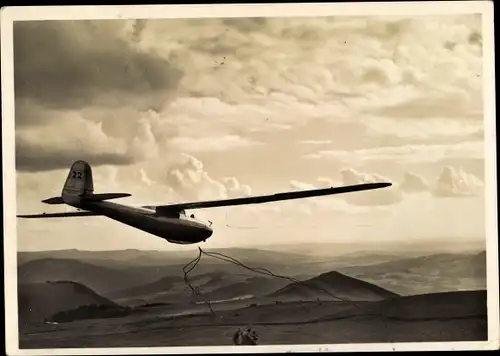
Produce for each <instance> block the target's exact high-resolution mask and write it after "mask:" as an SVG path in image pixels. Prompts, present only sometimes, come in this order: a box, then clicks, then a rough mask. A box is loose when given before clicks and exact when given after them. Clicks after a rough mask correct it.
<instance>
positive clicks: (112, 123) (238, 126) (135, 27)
mask: <svg viewBox="0 0 500 356" xmlns="http://www.w3.org/2000/svg"><path fill="white" fill-rule="evenodd" d="M96 39H97V40H96ZM40 43H42V44H43V45H40ZM14 55H15V56H14V62H15V66H14V70H15V85H16V91H15V96H16V97H15V100H16V118H15V119H16V164H17V173H16V175H17V212H18V213H32V212H44V211H45V212H50V211H60V210H61V209H62V210H65V208H64V207H61V206H55V207H51V206H48V205H45V204H42V203H41V202H40V201H41V200H42V199H45V198H48V197H52V196H58V195H59V194H60V191H61V189H62V185H63V183H64V180H65V178H66V175H67V170H68V169H69V167H70V165H71V163H72V162H73V161H76V160H79V159H83V160H87V161H88V162H89V163H90V164H91V165H92V168H93V174H94V188H95V191H96V192H128V193H131V194H132V197H130V198H127V199H122V200H118V201H117V202H122V203H124V204H133V205H135V204H155V203H159V204H168V203H170V202H182V201H194V200H206V199H220V198H228V197H236V196H245V195H250V194H251V195H259V194H269V193H274V192H281V191H289V190H296V189H308V188H313V187H326V186H332V185H346V184H356V183H362V182H371V181H390V182H392V183H393V186H392V187H390V188H387V189H382V190H379V191H373V192H362V193H351V194H346V195H343V196H336V197H323V198H314V199H308V200H302V201H298V202H292V203H290V202H282V203H275V204H264V205H262V206H248V207H230V208H217V209H206V210H199V211H193V212H194V213H195V214H196V215H197V216H198V217H200V218H201V219H203V220H211V221H213V223H214V224H213V227H214V234H213V236H212V237H211V238H210V239H209V240H207V242H206V243H204V244H201V245H200V246H201V247H202V248H207V249H209V248H220V247H242V248H246V247H257V248H258V247H259V246H265V245H266V244H270V243H272V244H283V243H289V244H292V243H305V242H309V241H310V242H311V243H358V244H359V245H360V246H363V245H364V244H366V245H371V244H380V245H384V246H391V244H395V243H396V242H397V241H404V242H415V243H418V242H421V243H424V242H428V243H429V244H430V243H432V240H436V241H438V242H441V241H443V240H448V241H449V242H450V244H460V243H461V242H462V243H466V242H468V241H477V242H478V243H484V244H485V243H486V242H485V241H486V238H485V235H486V231H485V230H486V229H485V221H484V217H485V206H484V205H485V200H484V183H483V181H484V179H485V177H484V123H483V93H482V85H483V79H482V35H481V16H480V15H443V16H418V17H380V16H365V17H347V16H346V17H342V16H338V17H322V18H234V19H228V18H226V19H224V18H222V19H189V20H182V19H166V20H137V21H133V20H107V21H98V20H92V21H43V22H42V21H39V22H36V21H25V22H18V23H15V25H14ZM17 227H18V250H26V249H29V250H54V249H81V250H93V249H98V250H117V249H138V250H191V249H196V248H197V247H196V246H179V245H173V244H170V243H167V242H166V241H163V240H161V239H160V238H157V237H154V236H152V235H149V234H147V233H144V232H141V231H139V230H136V229H134V228H131V227H128V226H125V225H122V224H120V223H117V222H114V221H111V220H108V219H105V218H78V219H58V220H55V219H54V220H53V219H47V220H17Z"/></svg>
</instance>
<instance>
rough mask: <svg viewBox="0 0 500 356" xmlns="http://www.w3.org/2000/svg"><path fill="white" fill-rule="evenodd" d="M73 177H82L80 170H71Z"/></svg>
mask: <svg viewBox="0 0 500 356" xmlns="http://www.w3.org/2000/svg"><path fill="white" fill-rule="evenodd" d="M73 178H76V179H82V172H78V171H73Z"/></svg>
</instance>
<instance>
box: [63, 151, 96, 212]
mask: <svg viewBox="0 0 500 356" xmlns="http://www.w3.org/2000/svg"><path fill="white" fill-rule="evenodd" d="M93 192H94V181H93V178H92V168H91V167H90V164H88V163H87V162H85V161H76V162H74V163H73V165H72V166H71V168H70V170H69V173H68V177H67V178H66V182H65V183H64V187H63V190H62V193H61V198H62V200H63V201H64V202H65V203H66V204H69V205H73V204H75V203H78V202H80V201H81V199H82V198H83V197H85V196H86V195H92V193H93Z"/></svg>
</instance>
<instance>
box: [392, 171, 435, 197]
mask: <svg viewBox="0 0 500 356" xmlns="http://www.w3.org/2000/svg"><path fill="white" fill-rule="evenodd" d="M399 189H400V190H401V191H402V192H405V193H418V192H424V191H428V189H429V184H428V183H427V182H426V180H425V178H424V177H422V176H420V175H418V174H417V173H414V172H406V173H405V176H404V179H403V182H402V183H401V184H400V185H399Z"/></svg>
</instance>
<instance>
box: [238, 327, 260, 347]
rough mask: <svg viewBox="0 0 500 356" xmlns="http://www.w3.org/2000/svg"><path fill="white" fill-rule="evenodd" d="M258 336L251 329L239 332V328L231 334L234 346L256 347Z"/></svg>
mask: <svg viewBox="0 0 500 356" xmlns="http://www.w3.org/2000/svg"><path fill="white" fill-rule="evenodd" d="M258 341H259V335H258V334H257V332H256V331H255V330H253V329H251V328H247V329H245V330H244V331H241V329H240V328H238V329H237V330H236V332H235V333H234V334H233V343H234V344H235V345H257V342H258Z"/></svg>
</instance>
